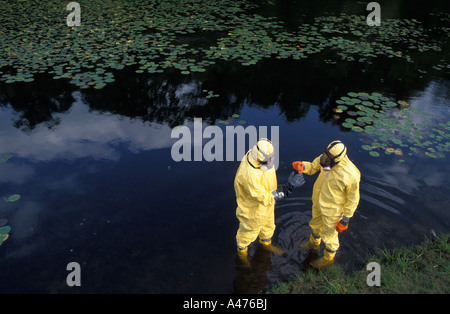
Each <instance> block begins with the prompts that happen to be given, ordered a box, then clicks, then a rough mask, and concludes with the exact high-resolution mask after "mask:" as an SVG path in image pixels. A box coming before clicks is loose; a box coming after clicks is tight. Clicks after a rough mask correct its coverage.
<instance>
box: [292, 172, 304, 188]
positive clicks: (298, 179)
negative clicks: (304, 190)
mask: <svg viewBox="0 0 450 314" xmlns="http://www.w3.org/2000/svg"><path fill="white" fill-rule="evenodd" d="M288 184H290V185H292V186H293V187H294V188H299V187H301V186H302V185H303V184H305V178H303V174H302V173H297V174H295V172H294V171H292V173H291V175H290V176H289V179H288Z"/></svg>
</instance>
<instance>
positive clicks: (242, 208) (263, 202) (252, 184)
mask: <svg viewBox="0 0 450 314" xmlns="http://www.w3.org/2000/svg"><path fill="white" fill-rule="evenodd" d="M274 158H275V151H274V147H273V144H272V142H271V141H270V140H268V139H260V140H259V141H258V142H257V143H256V145H254V146H253V148H252V149H250V150H249V151H248V152H247V154H245V156H244V157H243V158H242V160H241V163H240V165H239V168H238V170H237V173H236V177H235V179H234V190H235V192H236V202H237V209H236V217H237V218H238V220H239V229H238V231H237V234H236V243H237V250H238V256H239V257H240V258H241V259H244V260H246V259H247V251H248V246H249V245H250V244H251V243H252V242H254V241H255V240H256V238H258V236H259V242H260V243H261V244H262V245H264V247H265V248H267V249H269V250H271V251H272V252H275V253H279V254H282V253H283V251H282V250H281V249H279V248H277V247H275V246H273V245H272V236H273V234H274V231H275V213H274V206H275V201H278V200H282V199H284V198H285V197H287V196H288V194H289V193H291V192H292V191H293V190H294V188H296V187H300V186H302V185H303V184H304V183H305V180H304V178H303V175H302V174H299V173H297V174H295V173H294V172H292V173H291V175H290V177H289V180H288V183H286V184H285V185H283V186H281V187H280V188H279V189H278V188H277V177H276V173H275V168H274V166H273V164H274Z"/></svg>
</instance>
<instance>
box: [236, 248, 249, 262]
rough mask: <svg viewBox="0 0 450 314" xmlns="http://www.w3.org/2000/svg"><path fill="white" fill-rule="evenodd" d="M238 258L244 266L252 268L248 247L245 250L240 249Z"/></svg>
mask: <svg viewBox="0 0 450 314" xmlns="http://www.w3.org/2000/svg"><path fill="white" fill-rule="evenodd" d="M237 256H238V258H239V260H240V261H241V262H242V266H245V267H251V265H250V261H249V260H248V247H246V248H243V249H241V248H239V247H238V249H237Z"/></svg>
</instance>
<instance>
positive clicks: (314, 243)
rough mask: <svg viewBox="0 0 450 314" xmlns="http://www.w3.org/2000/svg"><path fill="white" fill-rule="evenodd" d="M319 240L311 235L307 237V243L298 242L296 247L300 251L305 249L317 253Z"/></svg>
mask: <svg viewBox="0 0 450 314" xmlns="http://www.w3.org/2000/svg"><path fill="white" fill-rule="evenodd" d="M320 241H321V239H320V238H315V237H314V236H313V235H312V234H311V235H310V236H309V241H307V242H298V243H297V245H298V246H299V247H301V248H302V249H307V250H311V251H318V250H319V248H320Z"/></svg>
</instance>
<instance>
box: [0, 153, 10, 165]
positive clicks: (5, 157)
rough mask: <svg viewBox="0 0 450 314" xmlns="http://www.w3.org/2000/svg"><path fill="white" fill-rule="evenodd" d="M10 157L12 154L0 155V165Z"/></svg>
mask: <svg viewBox="0 0 450 314" xmlns="http://www.w3.org/2000/svg"><path fill="white" fill-rule="evenodd" d="M11 157H13V155H12V154H8V153H2V154H0V164H1V163H4V162H7V161H8V160H9V159H10V158H11Z"/></svg>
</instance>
